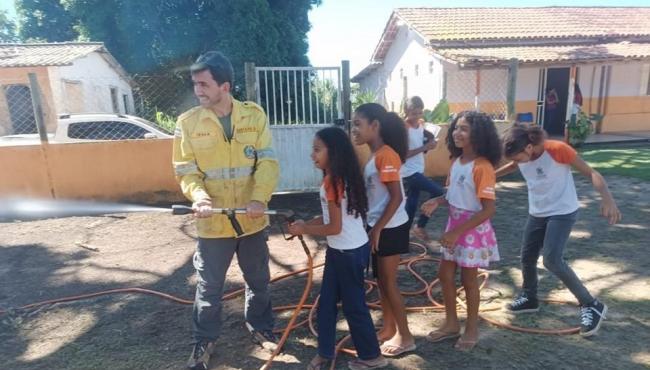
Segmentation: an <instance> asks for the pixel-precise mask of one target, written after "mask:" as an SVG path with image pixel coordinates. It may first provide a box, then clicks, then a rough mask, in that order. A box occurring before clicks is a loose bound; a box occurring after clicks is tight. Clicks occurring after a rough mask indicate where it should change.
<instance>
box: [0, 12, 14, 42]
mask: <svg viewBox="0 0 650 370" xmlns="http://www.w3.org/2000/svg"><path fill="white" fill-rule="evenodd" d="M16 41H18V38H17V37H16V24H15V23H14V21H13V20H12V19H11V18H9V15H8V14H7V11H6V10H0V42H16Z"/></svg>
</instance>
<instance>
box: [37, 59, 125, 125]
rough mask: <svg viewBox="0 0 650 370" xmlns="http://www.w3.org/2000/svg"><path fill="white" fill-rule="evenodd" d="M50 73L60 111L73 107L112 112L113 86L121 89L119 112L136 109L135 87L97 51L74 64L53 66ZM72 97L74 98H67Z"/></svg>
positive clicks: (63, 111)
mask: <svg viewBox="0 0 650 370" xmlns="http://www.w3.org/2000/svg"><path fill="white" fill-rule="evenodd" d="M49 75H50V86H51V87H52V94H53V97H54V101H55V102H56V111H57V113H66V112H67V110H69V109H70V107H75V109H73V110H83V111H85V112H108V113H112V112H113V103H112V100H111V88H115V89H117V107H118V111H119V113H132V112H133V93H132V90H131V86H130V85H129V84H128V82H127V81H126V80H125V79H124V78H123V77H122V76H121V75H120V74H119V73H118V72H117V71H116V70H115V69H114V68H113V67H112V66H111V65H110V64H109V63H108V62H107V61H106V60H105V59H104V58H103V57H102V56H101V55H100V54H99V53H97V52H94V53H91V54H88V55H87V56H85V57H83V58H79V59H76V60H75V61H74V62H73V64H72V65H70V66H60V67H50V68H49ZM124 95H126V100H127V102H126V107H125V103H124V98H123V96H124ZM69 99H73V100H74V101H66V100H69ZM127 111H128V112H127Z"/></svg>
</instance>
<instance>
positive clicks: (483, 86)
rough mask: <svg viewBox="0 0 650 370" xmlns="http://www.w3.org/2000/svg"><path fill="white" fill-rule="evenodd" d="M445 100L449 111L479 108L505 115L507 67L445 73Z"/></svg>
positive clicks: (500, 115) (497, 114) (453, 112)
mask: <svg viewBox="0 0 650 370" xmlns="http://www.w3.org/2000/svg"><path fill="white" fill-rule="evenodd" d="M446 86H447V92H446V95H447V101H448V103H449V111H450V113H451V114H457V113H459V112H461V111H464V110H480V111H482V112H485V113H487V114H489V115H490V116H491V117H492V118H493V119H496V120H504V119H506V117H507V115H508V104H507V101H508V69H507V68H499V69H497V68H495V69H482V70H458V71H450V72H448V73H447V82H446Z"/></svg>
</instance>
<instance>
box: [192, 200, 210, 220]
mask: <svg viewBox="0 0 650 370" xmlns="http://www.w3.org/2000/svg"><path fill="white" fill-rule="evenodd" d="M192 210H193V211H194V215H195V216H196V217H198V218H208V217H212V201H211V200H210V199H200V200H197V201H196V202H194V203H193V204H192Z"/></svg>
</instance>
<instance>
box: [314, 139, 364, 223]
mask: <svg viewBox="0 0 650 370" xmlns="http://www.w3.org/2000/svg"><path fill="white" fill-rule="evenodd" d="M316 137H317V138H319V139H320V140H321V141H322V142H323V144H325V146H326V147H327V160H328V162H329V173H328V175H329V177H330V185H331V186H332V188H333V189H338V188H339V186H340V185H339V184H341V182H342V183H343V184H345V197H346V198H347V200H348V209H347V210H346V211H347V212H348V214H349V215H354V216H355V217H359V216H361V218H363V219H364V220H365V219H366V213H367V212H368V197H367V195H366V187H365V185H364V183H363V175H362V174H361V165H360V164H359V160H358V158H357V154H356V152H355V151H354V148H353V147H352V142H351V141H350V138H349V137H348V135H347V134H346V133H345V132H344V131H343V130H341V129H340V128H338V127H327V128H324V129H322V130H319V131H318V132H317V133H316ZM323 174H324V173H323ZM336 197H337V199H336V200H335V201H336V203H337V204H339V199H338V192H336Z"/></svg>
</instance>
